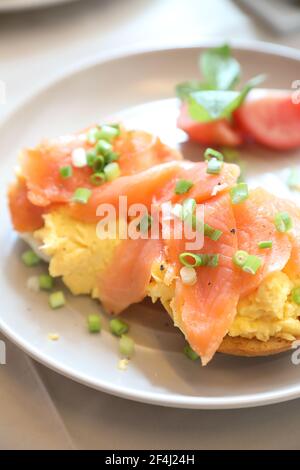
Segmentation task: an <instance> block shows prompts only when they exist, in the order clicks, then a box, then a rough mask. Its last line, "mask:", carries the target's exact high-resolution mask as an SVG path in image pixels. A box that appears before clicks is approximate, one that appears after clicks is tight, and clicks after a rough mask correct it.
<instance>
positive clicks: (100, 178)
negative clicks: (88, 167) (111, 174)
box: [90, 172, 106, 186]
mask: <svg viewBox="0 0 300 470" xmlns="http://www.w3.org/2000/svg"><path fill="white" fill-rule="evenodd" d="M90 180H91V183H92V184H93V185H95V186H101V184H103V183H105V180H106V178H105V174H104V173H101V172H100V173H94V174H93V175H91V176H90Z"/></svg>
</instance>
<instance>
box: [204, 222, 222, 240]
mask: <svg viewBox="0 0 300 470" xmlns="http://www.w3.org/2000/svg"><path fill="white" fill-rule="evenodd" d="M222 234H223V232H222V231H221V230H218V229H215V228H213V227H211V226H210V225H208V224H204V235H205V237H208V238H210V239H211V240H213V241H217V240H219V238H220V237H221V235H222Z"/></svg>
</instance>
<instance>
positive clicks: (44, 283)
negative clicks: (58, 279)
mask: <svg viewBox="0 0 300 470" xmlns="http://www.w3.org/2000/svg"><path fill="white" fill-rule="evenodd" d="M53 286H54V279H53V277H51V276H49V274H41V275H40V276H39V287H40V289H43V290H51V289H53Z"/></svg>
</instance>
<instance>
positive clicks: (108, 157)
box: [105, 152, 120, 163]
mask: <svg viewBox="0 0 300 470" xmlns="http://www.w3.org/2000/svg"><path fill="white" fill-rule="evenodd" d="M119 158H120V154H119V153H117V152H109V154H108V155H105V163H111V162H116V161H117V160H119Z"/></svg>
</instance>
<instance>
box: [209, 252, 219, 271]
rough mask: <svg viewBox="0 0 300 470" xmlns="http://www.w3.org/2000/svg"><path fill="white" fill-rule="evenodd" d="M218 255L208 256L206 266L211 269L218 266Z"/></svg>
mask: <svg viewBox="0 0 300 470" xmlns="http://www.w3.org/2000/svg"><path fill="white" fill-rule="evenodd" d="M219 257H220V255H219V254H216V255H208V261H207V266H209V267H211V268H215V267H216V266H218V265H219Z"/></svg>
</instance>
